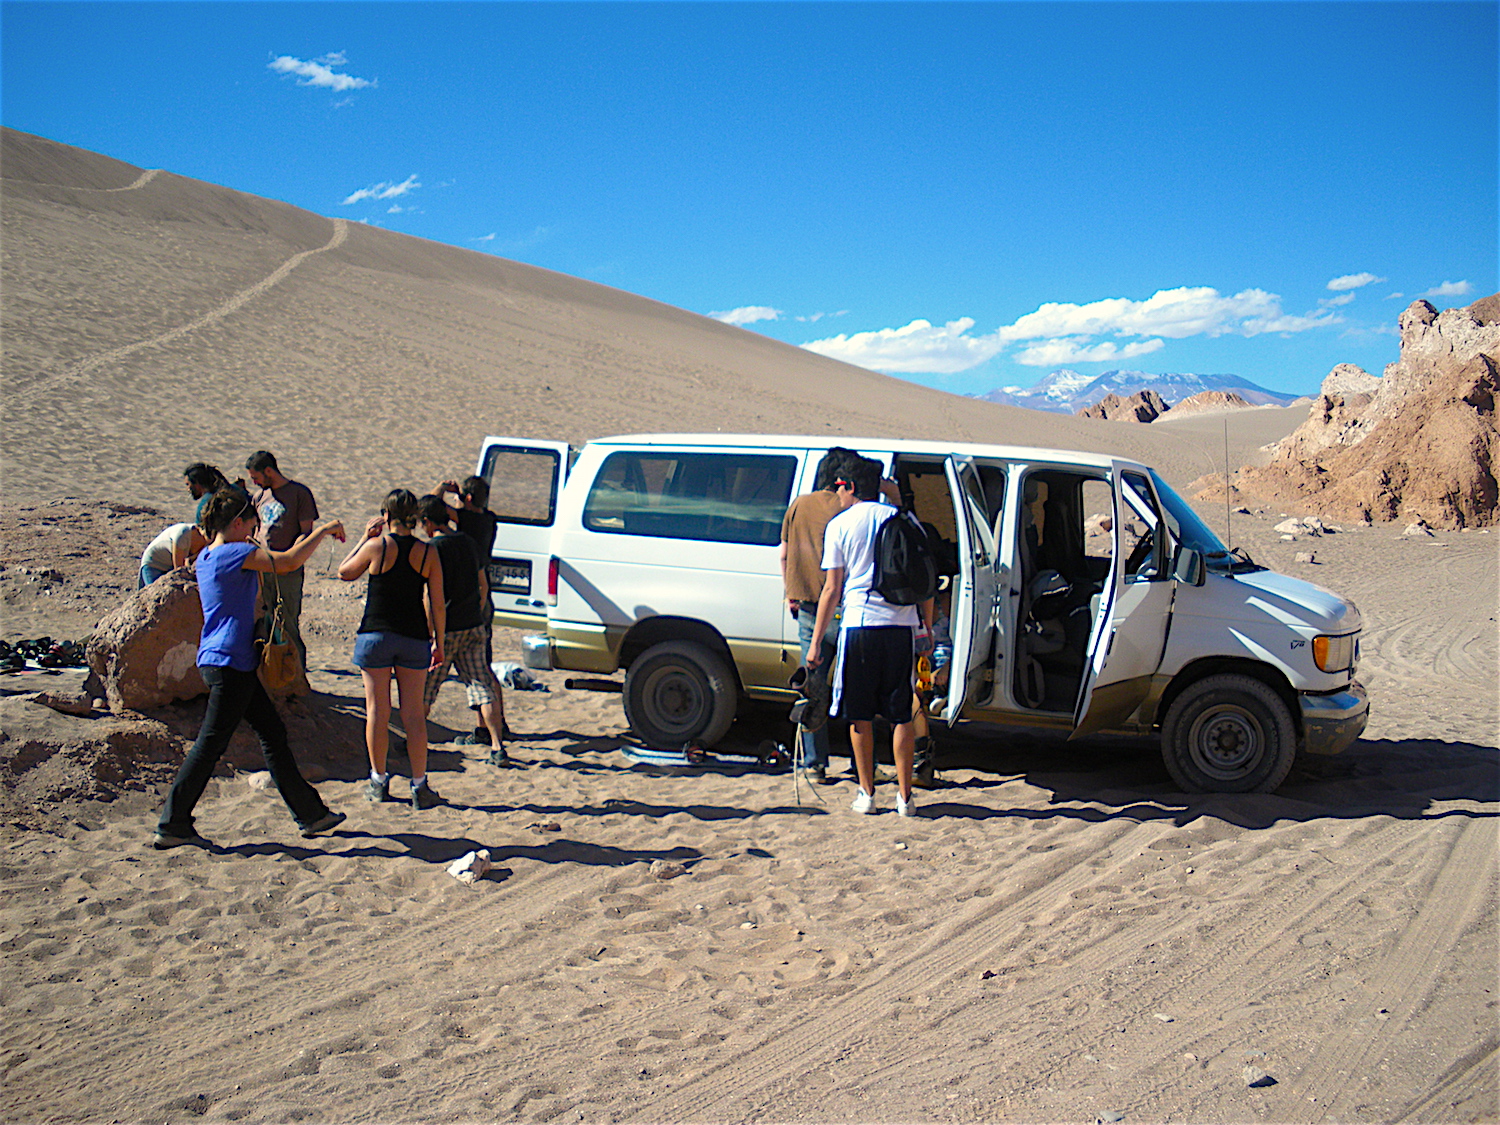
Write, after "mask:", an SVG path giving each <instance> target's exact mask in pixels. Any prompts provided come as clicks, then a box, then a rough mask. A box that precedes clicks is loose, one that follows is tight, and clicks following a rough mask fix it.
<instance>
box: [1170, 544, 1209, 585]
mask: <svg viewBox="0 0 1500 1125" xmlns="http://www.w3.org/2000/svg"><path fill="white" fill-rule="evenodd" d="M1207 573H1208V569H1207V567H1205V566H1204V565H1203V553H1202V552H1201V551H1195V550H1193V549H1192V548H1191V547H1178V548H1177V551H1176V553H1175V554H1174V555H1173V556H1172V577H1173V578H1175V579H1177V581H1179V582H1185V583H1186V584H1187V585H1189V586H1201V585H1203V581H1204V579H1205V578H1206V577H1207Z"/></svg>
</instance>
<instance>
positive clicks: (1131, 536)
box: [1070, 461, 1177, 738]
mask: <svg viewBox="0 0 1500 1125" xmlns="http://www.w3.org/2000/svg"><path fill="white" fill-rule="evenodd" d="M1111 477H1112V481H1113V486H1114V487H1113V507H1114V510H1113V513H1112V519H1113V521H1114V526H1113V529H1112V530H1113V537H1114V542H1113V550H1112V552H1111V557H1110V565H1109V577H1108V579H1107V580H1106V581H1105V583H1104V589H1103V591H1102V592H1101V593H1100V595H1099V598H1100V601H1101V603H1102V604H1101V605H1100V606H1099V607H1098V609H1097V610H1096V611H1095V613H1094V628H1093V633H1092V634H1091V635H1090V637H1089V651H1088V663H1087V664H1086V665H1085V667H1084V670H1083V683H1082V684H1081V685H1080V688H1079V693H1078V704H1077V709H1076V710H1075V711H1074V713H1073V733H1072V735H1071V736H1070V737H1071V738H1081V737H1083V736H1084V735H1089V734H1093V733H1094V732H1096V731H1101V730H1106V729H1109V728H1112V727H1116V726H1118V725H1119V724H1121V723H1123V722H1124V721H1125V720H1126V719H1128V718H1129V717H1130V716H1131V714H1132V713H1134V711H1135V710H1136V708H1138V707H1139V706H1140V705H1141V702H1142V701H1143V700H1144V699H1145V698H1146V696H1147V694H1148V692H1149V691H1150V687H1151V677H1152V675H1153V674H1154V673H1155V672H1156V669H1157V668H1158V667H1159V666H1160V665H1161V658H1162V653H1163V651H1164V650H1165V648H1166V642H1167V626H1168V622H1169V620H1170V618H1171V614H1172V600H1173V597H1174V595H1175V592H1176V589H1177V584H1176V582H1175V581H1174V580H1173V578H1172V575H1171V573H1170V567H1169V563H1168V561H1167V560H1170V559H1171V553H1172V543H1171V539H1170V536H1169V535H1168V532H1167V525H1166V521H1165V520H1163V519H1162V516H1161V507H1160V505H1159V504H1158V502H1157V499H1156V493H1155V491H1154V490H1153V489H1152V487H1151V482H1150V480H1148V479H1147V477H1146V474H1145V473H1143V472H1142V471H1141V470H1140V469H1139V468H1137V467H1135V466H1134V465H1128V464H1122V463H1120V462H1118V461H1117V462H1115V464H1114V466H1113V469H1112V472H1111Z"/></svg>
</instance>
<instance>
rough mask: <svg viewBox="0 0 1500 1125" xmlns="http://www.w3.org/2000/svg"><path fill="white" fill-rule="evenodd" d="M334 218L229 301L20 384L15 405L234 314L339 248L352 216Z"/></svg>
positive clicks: (13, 396) (13, 394)
mask: <svg viewBox="0 0 1500 1125" xmlns="http://www.w3.org/2000/svg"><path fill="white" fill-rule="evenodd" d="M152 175H154V173H151V172H148V173H146V175H144V176H142V177H141V179H139V180H137V181H136V183H135V184H133V185H131V187H129V188H109V189H105V190H110V191H130V190H134V188H136V187H139V186H140V185H141V184H142V183H144V182H145V181H146V180H148V179H149V177H150V176H152ZM331 222H332V223H333V234H332V236H331V237H330V238H329V239H328V241H327V242H325V243H324V244H323V245H322V246H319V247H317V248H316V249H313V250H300V251H298V252H297V253H295V254H293V255H292V256H291V257H290V258H288V259H287V260H286V261H284V262H282V263H281V265H279V266H277V267H276V269H274V270H272V271H271V272H270V273H269V274H267V275H266V276H265V277H263V278H261V279H260V280H259V281H257V282H256V283H255V284H254V285H251V286H250V287H249V288H247V289H241V290H240V291H239V292H238V293H236V294H234V296H232V297H230V298H229V299H228V300H227V301H224V302H223V303H221V304H219V305H216V306H215V307H214V308H212V309H210V310H209V311H208V312H206V313H204V314H203V315H202V316H200V317H198V318H197V319H196V320H193V321H189V322H188V323H187V324H180V325H178V326H177V327H176V328H169V329H168V330H167V331H165V332H162V333H160V334H159V335H156V336H152V337H149V338H148V339H145V340H137V341H136V342H135V343H132V344H124V345H122V346H120V347H118V348H111V349H110V350H109V351H106V352H100V353H99V354H98V355H94V356H90V357H89V358H88V359H85V360H81V361H79V362H78V363H75V364H72V365H71V366H69V367H66V368H64V369H63V370H62V371H61V372H60V373H59V374H57V375H55V376H51V377H49V376H48V375H46V374H45V373H44V374H42V375H41V376H39V377H38V378H37V379H36V380H34V381H33V382H31V383H30V384H28V385H25V386H22V387H18V388H16V389H15V390H13V391H12V392H11V393H10V394H9V396H8V397H9V399H10V402H11V404H12V405H14V404H15V403H17V402H26V401H28V400H29V399H31V398H33V397H35V396H36V395H37V394H39V393H50V392H52V391H56V390H57V389H58V388H59V387H61V386H62V385H63V384H66V383H76V382H78V381H79V380H81V379H83V378H85V377H86V376H88V375H89V374H91V373H93V372H94V371H97V370H98V369H99V368H101V367H103V366H105V365H106V364H110V363H116V362H118V361H119V360H122V359H125V358H126V357H128V356H131V355H134V354H135V353H136V352H138V351H142V350H144V349H146V348H158V347H163V346H165V345H167V344H170V343H172V342H173V341H174V340H178V339H181V338H182V337H183V336H186V335H188V334H189V333H191V332H196V331H198V330H199V329H200V328H206V327H208V326H209V325H211V324H215V323H217V322H218V321H221V320H223V319H224V318H225V317H228V316H232V315H233V314H234V313H236V312H238V311H239V310H240V309H242V308H244V307H245V305H247V304H249V303H250V302H251V301H253V300H255V299H256V298H257V297H259V296H261V295H262V294H264V293H266V292H267V291H269V290H271V289H274V288H275V287H276V286H278V285H280V284H281V283H282V282H283V281H285V280H286V279H287V277H288V276H289V275H290V274H291V272H292V271H293V270H294V269H296V268H297V267H298V266H300V265H301V264H302V263H303V262H305V261H306V260H307V259H308V258H311V257H313V256H314V255H316V254H326V253H328V252H329V251H330V250H336V249H338V248H339V247H340V246H342V245H343V244H344V240H345V239H347V238H348V237H349V220H348V219H333V220H331Z"/></svg>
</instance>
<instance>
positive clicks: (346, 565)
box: [339, 516, 385, 582]
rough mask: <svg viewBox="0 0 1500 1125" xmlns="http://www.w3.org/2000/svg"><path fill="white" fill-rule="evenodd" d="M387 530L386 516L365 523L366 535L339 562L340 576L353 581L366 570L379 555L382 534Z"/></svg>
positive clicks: (347, 580)
mask: <svg viewBox="0 0 1500 1125" xmlns="http://www.w3.org/2000/svg"><path fill="white" fill-rule="evenodd" d="M384 532H385V517H383V516H375V517H373V518H372V519H371V520H370V521H369V522H368V523H367V524H365V537H364V538H363V539H361V540H360V541H359V542H358V543H356V544H355V545H354V546H353V547H352V548H350V550H349V553H348V554H347V555H345V556H344V561H343V562H341V563H339V577H340V578H342V579H343V580H344V581H345V582H353V581H354V580H355V579H356V578H358V577H359V576H360V575H362V574H364V572H365V571H367V570H369V569H370V565H371V564H372V563H373V562H374V561H375V559H376V558H377V557H378V556H379V553H380V546H379V540H380V536H381V535H382V534H384Z"/></svg>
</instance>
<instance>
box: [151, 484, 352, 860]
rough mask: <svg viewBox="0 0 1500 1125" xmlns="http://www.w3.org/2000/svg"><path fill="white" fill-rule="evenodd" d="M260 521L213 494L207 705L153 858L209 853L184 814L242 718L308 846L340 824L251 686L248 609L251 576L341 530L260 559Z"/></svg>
mask: <svg viewBox="0 0 1500 1125" xmlns="http://www.w3.org/2000/svg"><path fill="white" fill-rule="evenodd" d="M259 524H260V517H259V515H258V514H257V513H256V511H255V505H254V504H253V503H252V502H251V501H250V498H249V497H248V496H246V495H245V493H243V492H241V491H240V490H239V489H236V488H233V487H226V488H223V489H221V490H220V491H218V492H216V493H214V494H213V496H212V497H211V498H210V499H209V502H208V505H207V506H206V507H205V509H204V512H203V523H202V528H203V534H204V537H205V538H207V539H208V541H209V542H208V546H207V547H205V548H204V549H203V551H202V552H201V553H200V554H199V555H198V561H197V566H196V570H197V575H198V597H199V599H200V601H202V603H203V633H202V636H201V638H200V639H199V641H198V668H199V670H200V671H201V673H202V675H203V682H204V683H206V684H207V685H208V707H207V709H206V710H205V711H204V713H203V725H202V727H201V728H200V729H199V731H198V739H197V741H196V742H194V743H193V748H192V750H190V751H189V752H188V756H187V757H186V758H185V759H184V760H183V763H182V768H181V769H179V770H178V771H177V780H176V781H175V782H173V784H172V790H171V792H170V793H169V794H168V795H167V804H166V807H165V808H164V809H163V810H162V814H161V820H160V822H159V823H158V825H157V829H156V837H155V839H154V840H153V841H152V846H153V847H155V848H156V849H157V850H159V851H164V850H166V849H168V848H177V847H181V846H183V845H184V844H188V845H192V846H194V847H200V848H203V847H209V846H210V844H209V842H208V841H207V840H205V839H204V838H203V837H202V836H200V835H199V834H198V832H197V829H196V828H195V827H194V819H193V809H194V808H195V807H196V806H197V804H198V799H199V798H200V797H201V796H202V795H203V790H204V789H205V788H206V787H207V785H208V779H209V778H210V777H211V776H212V775H213V771H214V767H215V766H216V765H218V763H219V759H220V758H222V757H223V756H224V751H225V750H226V749H228V748H229V739H230V738H231V736H233V734H234V731H235V728H236V727H238V726H239V725H240V720H241V719H244V720H245V721H246V722H248V723H249V724H250V727H251V729H252V730H254V731H255V733H256V735H257V736H259V738H260V748H261V752H262V753H263V754H264V755H265V758H266V768H267V769H268V770H269V771H270V774H271V780H272V781H273V782H274V783H275V785H276V788H277V790H278V792H280V793H281V798H282V800H284V801H285V802H286V804H287V808H289V809H291V811H292V815H293V816H294V817H295V818H296V820H297V826H298V827H299V828H300V829H301V830H302V835H303V836H305V837H308V838H309V839H310V838H312V837H313V836H317V835H320V834H321V833H324V832H328V831H330V830H331V829H333V828H335V827H337V826H338V825H339V824H341V823H343V821H344V814H343V813H336V812H330V811H329V810H328V806H327V805H325V804H324V803H323V799H322V798H321V797H319V796H318V791H317V790H316V789H314V788H313V787H312V786H311V785H310V784H308V782H307V779H306V778H304V777H303V776H302V771H301V770H299V769H298V768H297V760H296V759H295V758H294V757H292V751H291V748H290V747H289V746H288V745H287V737H286V724H285V723H283V722H282V721H281V715H280V714H278V713H277V710H276V704H274V703H273V702H271V697H270V695H269V694H268V693H267V692H266V689H265V686H264V685H263V684H262V683H261V682H260V675H259V673H258V671H257V669H258V667H259V664H260V660H259V654H258V653H257V651H256V648H255V603H256V597H257V594H258V593H259V591H260V574H261V573H262V572H266V573H270V572H272V571H275V570H288V569H291V568H293V567H299V566H301V565H302V564H303V563H305V562H306V561H307V560H308V559H310V558H311V557H312V554H313V551H314V550H315V549H316V548H317V546H318V544H319V543H321V542H322V541H323V539H324V538H325V537H327V536H330V535H331V536H333V537H334V538H335V539H338V540H341V541H342V540H343V538H344V525H343V524H341V523H339V521H338V520H330V521H329V522H327V523H325V524H323V525H322V526H320V527H317V528H315V529H313V531H311V532H310V533H309V534H307V535H305V536H303V537H302V538H301V539H299V540H298V541H297V542H295V543H294V544H292V546H291V548H290V549H288V550H285V551H267V550H266V549H265V548H263V547H258V546H256V545H255V544H254V543H252V542H250V537H251V536H252V535H254V534H255V529H256V528H257V527H258V526H259Z"/></svg>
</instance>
